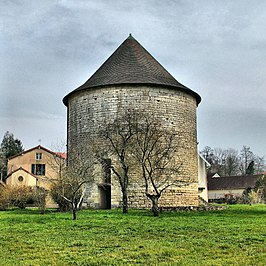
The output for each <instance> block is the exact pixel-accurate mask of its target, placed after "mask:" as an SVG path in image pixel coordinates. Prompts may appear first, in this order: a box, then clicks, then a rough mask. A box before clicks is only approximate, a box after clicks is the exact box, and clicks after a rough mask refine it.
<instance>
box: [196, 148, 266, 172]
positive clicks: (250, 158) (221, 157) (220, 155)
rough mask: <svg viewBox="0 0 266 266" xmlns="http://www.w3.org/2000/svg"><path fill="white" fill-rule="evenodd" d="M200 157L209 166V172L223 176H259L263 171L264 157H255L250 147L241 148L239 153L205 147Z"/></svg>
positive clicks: (230, 149)
mask: <svg viewBox="0 0 266 266" xmlns="http://www.w3.org/2000/svg"><path fill="white" fill-rule="evenodd" d="M201 154H202V156H203V157H204V158H205V159H206V160H207V161H208V162H209V163H210V164H211V167H210V168H209V172H210V173H211V174H214V173H218V174H219V175H223V176H233V175H241V174H242V175H246V174H255V173H256V174H261V173H263V172H264V170H265V162H264V157H259V156H257V155H255V154H254V153H253V152H252V151H251V149H250V147H247V146H243V148H242V150H241V151H240V153H239V152H238V151H237V150H235V149H232V148H229V149H221V148H214V149H212V148H210V147H208V146H207V147H205V148H204V149H203V150H202V151H201Z"/></svg>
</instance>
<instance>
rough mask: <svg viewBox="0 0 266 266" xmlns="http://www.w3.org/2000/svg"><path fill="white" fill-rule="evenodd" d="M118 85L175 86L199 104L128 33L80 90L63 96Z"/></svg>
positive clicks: (66, 100) (198, 97)
mask: <svg viewBox="0 0 266 266" xmlns="http://www.w3.org/2000/svg"><path fill="white" fill-rule="evenodd" d="M119 84H120V85H121V84H139V85H140V84H147V85H154V86H166V87H174V88H176V89H178V90H183V91H186V92H188V93H189V94H192V95H193V96H194V97H195V98H196V100H197V103H198V104H199V103H200V101H201V98H200V96H199V95H198V94H197V93H195V92H194V91H192V90H191V89H189V88H187V87H186V86H184V85H182V84H181V83H179V82H178V81H177V80H176V79H175V78H174V77H173V76H172V75H171V74H170V73H169V72H168V71H167V70H166V69H165V68H164V67H163V66H162V65H161V64H160V63H159V62H158V61H157V60H156V59H155V58H154V57H153V56H152V55H151V54H150V53H149V52H148V51H147V50H145V48H143V47H142V46H141V44H140V43H139V42H138V41H137V40H135V39H134V38H133V37H132V35H131V34H130V35H129V37H128V38H127V39H126V40H125V41H124V42H123V43H122V44H121V45H120V46H119V47H118V48H117V49H116V51H115V52H114V53H113V54H112V55H111V56H110V57H109V58H108V59H107V60H106V61H105V62H104V63H103V64H102V66H101V67H100V68H99V69H98V70H97V71H96V72H95V73H94V74H93V75H92V76H91V77H90V78H89V79H88V80H87V81H86V82H85V83H84V84H83V85H81V86H80V87H78V88H77V89H76V90H74V91H72V92H71V93H69V94H68V95H67V96H65V97H64V99H63V102H64V104H65V105H68V104H67V102H68V97H69V95H71V94H73V93H75V92H77V91H80V90H83V89H89V88H94V87H102V86H109V85H119Z"/></svg>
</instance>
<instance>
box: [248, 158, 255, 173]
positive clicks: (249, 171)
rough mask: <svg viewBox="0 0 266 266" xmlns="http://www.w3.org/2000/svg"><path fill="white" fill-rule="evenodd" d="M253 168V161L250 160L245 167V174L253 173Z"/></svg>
mask: <svg viewBox="0 0 266 266" xmlns="http://www.w3.org/2000/svg"><path fill="white" fill-rule="evenodd" d="M254 172H255V168H254V161H251V162H250V163H249V165H248V167H247V169H246V175H254Z"/></svg>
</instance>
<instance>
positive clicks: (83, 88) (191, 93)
mask: <svg viewBox="0 0 266 266" xmlns="http://www.w3.org/2000/svg"><path fill="white" fill-rule="evenodd" d="M83 85H84V84H83ZM83 85H81V86H80V87H78V88H77V89H75V90H74V91H72V92H70V93H69V94H67V95H66V96H65V97H64V98H63V103H64V105H65V106H66V107H68V98H69V97H70V96H71V95H73V94H74V93H76V92H79V91H83V90H88V89H94V88H104V87H111V86H123V85H130V86H141V85H146V86H153V87H164V88H172V89H177V90H181V91H184V92H186V93H188V94H190V95H192V96H194V97H195V99H196V102H197V106H198V105H199V104H200V102H201V97H200V95H199V94H198V93H196V92H194V91H193V90H191V89H189V88H188V87H185V86H184V85H182V86H174V85H168V84H157V83H142V82H140V83H119V84H117V83H114V84H106V85H97V86H90V87H83Z"/></svg>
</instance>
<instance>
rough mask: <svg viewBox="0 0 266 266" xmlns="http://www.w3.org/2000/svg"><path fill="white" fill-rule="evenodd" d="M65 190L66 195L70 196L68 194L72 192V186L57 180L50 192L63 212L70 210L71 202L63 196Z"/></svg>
mask: <svg viewBox="0 0 266 266" xmlns="http://www.w3.org/2000/svg"><path fill="white" fill-rule="evenodd" d="M63 191H64V195H65V196H66V197H68V195H69V194H70V193H71V192H70V187H68V186H67V185H65V184H64V185H63V184H62V183H61V182H57V183H55V184H53V186H52V188H51V192H50V193H51V196H52V199H53V200H54V201H55V202H56V203H57V204H58V207H59V210H60V211H61V212H65V211H70V210H71V203H70V202H68V201H67V200H65V199H64V198H63V197H62V194H63V193H61V192H63Z"/></svg>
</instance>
